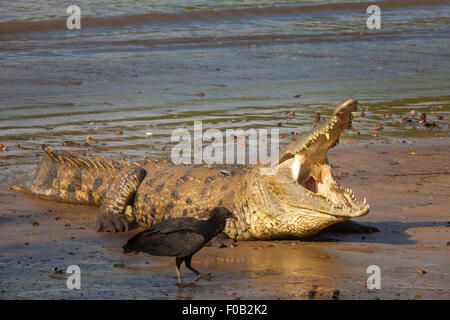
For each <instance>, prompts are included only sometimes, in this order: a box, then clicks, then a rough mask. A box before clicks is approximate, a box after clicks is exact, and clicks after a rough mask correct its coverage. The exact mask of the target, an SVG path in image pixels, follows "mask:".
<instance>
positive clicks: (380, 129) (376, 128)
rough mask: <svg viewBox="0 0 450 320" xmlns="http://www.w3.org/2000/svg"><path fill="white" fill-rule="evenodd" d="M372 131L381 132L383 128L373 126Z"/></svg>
mask: <svg viewBox="0 0 450 320" xmlns="http://www.w3.org/2000/svg"><path fill="white" fill-rule="evenodd" d="M373 130H376V131H383V127H381V126H373Z"/></svg>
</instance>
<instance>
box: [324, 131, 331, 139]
mask: <svg viewBox="0 0 450 320" xmlns="http://www.w3.org/2000/svg"><path fill="white" fill-rule="evenodd" d="M325 137H327V140H330V134H329V133H328V132H326V133H325Z"/></svg>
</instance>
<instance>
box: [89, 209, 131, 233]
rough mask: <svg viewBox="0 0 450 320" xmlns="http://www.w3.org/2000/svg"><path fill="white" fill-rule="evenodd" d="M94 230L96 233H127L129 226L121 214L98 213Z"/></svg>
mask: <svg viewBox="0 0 450 320" xmlns="http://www.w3.org/2000/svg"><path fill="white" fill-rule="evenodd" d="M96 229H97V232H123V231H128V229H129V224H128V220H127V218H126V217H125V216H124V215H123V214H113V213H100V214H99V215H98V216H97V226H96Z"/></svg>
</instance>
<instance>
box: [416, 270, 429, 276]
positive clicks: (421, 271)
mask: <svg viewBox="0 0 450 320" xmlns="http://www.w3.org/2000/svg"><path fill="white" fill-rule="evenodd" d="M417 273H418V274H419V275H423V274H425V273H427V272H426V271H425V270H423V269H418V270H417Z"/></svg>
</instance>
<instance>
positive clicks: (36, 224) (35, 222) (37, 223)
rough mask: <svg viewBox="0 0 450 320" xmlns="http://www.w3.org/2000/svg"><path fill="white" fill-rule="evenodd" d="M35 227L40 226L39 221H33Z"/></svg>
mask: <svg viewBox="0 0 450 320" xmlns="http://www.w3.org/2000/svg"><path fill="white" fill-rule="evenodd" d="M31 225H32V226H33V227H38V226H39V222H37V221H33V223H32V224H31Z"/></svg>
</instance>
